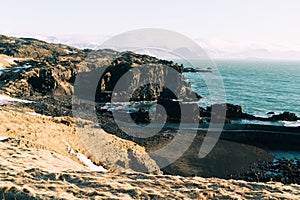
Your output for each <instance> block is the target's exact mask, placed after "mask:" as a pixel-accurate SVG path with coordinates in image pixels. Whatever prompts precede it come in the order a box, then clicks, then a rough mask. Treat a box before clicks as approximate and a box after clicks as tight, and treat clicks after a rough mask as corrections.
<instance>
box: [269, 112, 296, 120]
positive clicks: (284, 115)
mask: <svg viewBox="0 0 300 200" xmlns="http://www.w3.org/2000/svg"><path fill="white" fill-rule="evenodd" d="M270 120H273V121H279V120H282V121H297V120H298V117H297V115H296V114H295V113H290V112H284V113H281V114H279V115H273V116H272V117H270Z"/></svg>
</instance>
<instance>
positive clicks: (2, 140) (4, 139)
mask: <svg viewBox="0 0 300 200" xmlns="http://www.w3.org/2000/svg"><path fill="white" fill-rule="evenodd" d="M8 139H9V138H8V137H3V136H0V142H6V141H7V140H8Z"/></svg>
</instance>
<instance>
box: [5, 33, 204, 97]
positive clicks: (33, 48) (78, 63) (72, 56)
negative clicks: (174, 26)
mask: <svg viewBox="0 0 300 200" xmlns="http://www.w3.org/2000/svg"><path fill="white" fill-rule="evenodd" d="M0 54H4V55H7V56H11V57H13V58H16V59H15V65H13V66H10V68H7V69H5V70H2V71H1V72H2V73H1V75H0V89H1V90H2V91H4V93H6V94H8V95H10V96H17V97H29V96H40V95H43V96H44V95H50V96H53V95H56V96H57V95H63V96H68V95H72V94H73V93H74V81H75V78H76V75H77V74H79V73H90V72H91V71H93V73H92V74H96V75H98V77H97V78H98V79H99V80H96V81H99V84H98V88H97V91H96V100H97V101H105V102H108V101H110V98H111V93H112V91H113V89H114V87H115V85H116V83H117V82H118V81H119V80H120V78H121V77H122V76H123V75H124V74H125V73H127V72H128V71H129V70H130V69H133V68H137V67H138V66H141V65H148V66H149V65H154V66H156V67H150V68H149V69H150V70H149V71H146V73H147V77H145V76H144V77H141V76H142V75H141V73H142V71H143V67H141V68H138V69H137V70H136V71H135V72H134V73H132V74H130V75H129V76H128V78H127V79H125V81H124V84H122V85H123V87H124V91H125V92H126V89H128V87H133V88H134V87H136V86H137V85H138V84H139V83H140V82H141V81H145V80H143V79H147V80H146V82H147V81H148V82H149V84H146V85H141V87H138V88H137V89H136V90H135V91H133V94H130V95H131V100H133V101H151V100H157V99H158V98H159V97H161V96H163V97H165V98H168V99H172V98H173V97H174V95H173V94H172V93H170V92H169V91H168V90H166V88H165V87H164V85H163V83H164V82H166V81H172V84H173V85H176V86H177V87H176V86H175V87H174V88H175V89H176V93H178V94H179V95H180V96H181V98H189V97H191V96H194V94H193V92H192V91H191V90H190V89H189V88H188V86H189V85H188V83H186V82H185V80H184V79H183V77H182V71H183V66H182V65H181V66H179V65H178V64H174V63H173V62H172V61H166V60H160V59H157V58H155V57H151V56H147V55H139V54H135V53H133V52H125V53H118V52H115V51H112V50H105V49H104V50H98V51H93V50H80V49H76V48H73V47H69V46H67V45H62V44H49V43H46V42H43V41H39V40H35V39H30V38H12V37H6V36H0ZM17 58H22V59H23V60H19V59H17ZM24 59H25V60H24ZM163 66H164V67H163ZM169 67H170V68H169ZM100 68H101V69H100ZM99 69H100V70H99ZM103 69H105V70H104V72H103ZM169 69H170V70H171V69H174V70H176V71H177V72H178V73H177V76H173V77H168V74H169V72H168V70H169ZM166 79H169V80H166ZM86 81H87V85H90V83H89V81H95V80H94V79H92V80H90V79H89V78H87V80H86ZM153 81H156V84H152V83H151V82H153ZM93 84H95V83H93ZM87 90H88V88H87ZM93 95H95V94H93ZM121 96H124V94H123V95H122V94H121ZM197 96H198V97H199V95H197Z"/></svg>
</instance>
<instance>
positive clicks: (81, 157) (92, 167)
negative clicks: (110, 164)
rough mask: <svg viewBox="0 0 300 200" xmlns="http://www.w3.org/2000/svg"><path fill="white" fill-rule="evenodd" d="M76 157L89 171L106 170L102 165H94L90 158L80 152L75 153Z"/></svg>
mask: <svg viewBox="0 0 300 200" xmlns="http://www.w3.org/2000/svg"><path fill="white" fill-rule="evenodd" d="M76 156H77V158H78V159H79V160H80V161H81V162H82V163H84V164H85V165H86V166H88V168H90V170H91V171H94V172H107V170H106V169H104V168H103V167H102V166H97V165H95V164H94V163H93V162H92V161H91V160H90V159H88V158H87V157H86V156H85V155H83V154H81V153H77V154H76Z"/></svg>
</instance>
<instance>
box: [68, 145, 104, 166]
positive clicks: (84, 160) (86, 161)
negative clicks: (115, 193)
mask: <svg viewBox="0 0 300 200" xmlns="http://www.w3.org/2000/svg"><path fill="white" fill-rule="evenodd" d="M66 145H67V147H68V151H69V153H70V154H72V155H76V156H77V158H78V159H79V160H80V161H81V162H82V163H83V164H85V165H86V166H87V167H88V168H89V169H90V170H91V171H94V172H108V171H107V170H106V169H104V168H103V167H102V166H97V165H95V164H94V163H93V162H92V161H91V160H90V159H88V158H87V157H86V156H85V155H83V154H82V153H76V152H75V151H74V149H72V147H71V146H70V144H69V143H67V142H66Z"/></svg>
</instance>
